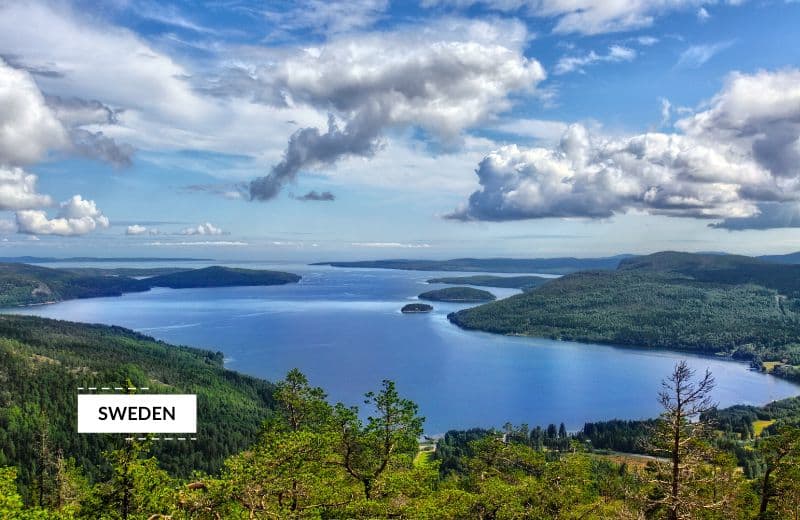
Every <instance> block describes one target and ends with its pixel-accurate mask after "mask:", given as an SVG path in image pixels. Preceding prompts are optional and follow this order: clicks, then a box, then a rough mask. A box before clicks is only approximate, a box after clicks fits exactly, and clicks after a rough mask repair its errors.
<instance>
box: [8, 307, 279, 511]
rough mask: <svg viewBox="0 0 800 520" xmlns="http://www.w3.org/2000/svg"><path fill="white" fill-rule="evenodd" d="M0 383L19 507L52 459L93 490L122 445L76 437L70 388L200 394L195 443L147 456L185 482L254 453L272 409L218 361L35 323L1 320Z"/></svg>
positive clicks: (133, 337)
mask: <svg viewBox="0 0 800 520" xmlns="http://www.w3.org/2000/svg"><path fill="white" fill-rule="evenodd" d="M0 380H2V381H4V384H3V385H2V388H0V458H2V463H3V464H7V465H15V466H18V467H19V479H20V483H21V485H22V487H21V489H22V491H23V495H24V496H25V497H26V499H31V498H32V497H33V495H34V487H35V483H36V482H37V476H38V475H40V474H41V473H42V470H46V472H47V475H53V474H54V470H53V467H54V466H53V464H54V461H55V460H56V458H57V454H58V453H59V452H61V453H63V454H64V456H65V457H66V458H74V459H75V461H76V463H77V465H78V466H80V467H81V468H83V470H84V472H85V474H86V475H87V476H88V477H89V478H90V479H92V480H95V479H98V478H102V477H103V476H105V475H107V473H108V471H109V466H108V461H107V459H106V458H105V457H103V452H104V451H108V450H113V449H116V448H119V447H120V446H121V445H122V443H123V441H122V439H121V438H120V437H119V436H115V435H77V434H76V433H75V424H76V413H77V411H76V406H75V395H76V393H77V387H90V386H92V387H98V388H100V387H104V386H109V387H114V386H118V387H123V386H125V384H126V382H127V381H128V380H130V381H131V382H132V383H133V384H135V385H136V386H137V387H138V386H149V388H150V391H152V392H160V393H194V394H197V399H198V426H199V431H198V435H197V441H194V442H188V441H187V442H180V443H178V442H175V443H171V444H170V443H161V444H158V445H156V446H154V447H153V449H152V453H153V454H154V455H155V456H157V457H158V459H159V461H160V464H161V466H162V467H163V468H164V469H166V470H167V471H169V472H170V473H171V474H173V475H183V476H185V475H188V474H189V473H190V472H191V471H193V470H204V471H215V470H217V469H219V467H220V466H221V464H222V461H223V460H224V459H225V458H226V457H227V456H229V455H231V454H233V453H236V452H238V451H240V450H242V449H244V448H245V447H247V446H249V445H250V444H252V442H253V441H254V440H255V438H256V436H257V432H258V429H259V425H260V423H261V422H262V421H263V420H264V418H266V417H267V416H268V413H269V408H270V407H271V406H272V403H273V401H272V392H273V385H271V384H270V383H267V382H265V381H262V380H259V379H255V378H251V377H247V376H243V375H241V374H238V373H236V372H231V371H228V370H225V369H224V368H223V366H222V354H221V353H219V352H216V353H214V352H209V351H205V350H199V349H193V348H188V347H177V346H172V345H168V344H166V343H163V342H160V341H156V340H153V339H152V338H149V337H147V336H144V335H142V334H138V333H136V332H133V331H130V330H126V329H123V328H121V327H107V326H100V325H83V324H77V323H70V322H63V321H56V320H48V319H43V318H36V317H23V316H0ZM43 435H44V436H45V437H46V438H47V439H48V449H47V450H46V451H47V452H48V454H47V455H46V456H42V453H41V451H42V450H41V446H42V443H41V442H40V439H41V438H42V436H43ZM45 466H46V467H45ZM51 487H52V486H51Z"/></svg>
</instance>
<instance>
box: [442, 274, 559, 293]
mask: <svg viewBox="0 0 800 520" xmlns="http://www.w3.org/2000/svg"><path fill="white" fill-rule="evenodd" d="M548 280H551V278H544V277H542V276H492V275H488V274H486V275H480V274H478V275H475V276H451V277H443V278H431V279H430V280H428V283H446V284H450V285H477V286H480V287H504V288H508V289H520V290H522V291H530V290H531V289H533V288H535V287H539V286H540V285H542V284H543V283H545V282H547V281H548Z"/></svg>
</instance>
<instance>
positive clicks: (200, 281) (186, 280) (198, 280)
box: [145, 266, 300, 289]
mask: <svg viewBox="0 0 800 520" xmlns="http://www.w3.org/2000/svg"><path fill="white" fill-rule="evenodd" d="M145 281H146V282H147V283H148V284H149V285H150V286H151V287H170V288H172V289H190V288H196V287H232V286H245V285H283V284H287V283H297V282H299V281H300V276H298V275H296V274H292V273H284V272H280V271H265V270H260V269H239V268H234V267H221V266H211V267H205V268H203V269H192V270H191V271H180V272H177V273H170V274H164V275H161V276H154V277H153V278H148V279H147V280H145Z"/></svg>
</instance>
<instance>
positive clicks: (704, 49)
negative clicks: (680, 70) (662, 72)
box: [677, 40, 734, 69]
mask: <svg viewBox="0 0 800 520" xmlns="http://www.w3.org/2000/svg"><path fill="white" fill-rule="evenodd" d="M733 43H734V42H733V40H729V41H724V42H717V43H709V44H702V45H692V46H690V47H689V48H687V49H686V50H685V51H683V52H682V53H681V56H680V58H678V63H677V66H678V67H686V68H690V69H696V68H698V67H701V66H702V65H705V63H706V62H707V61H708V60H710V59H711V58H713V57H714V56H716V55H717V54H719V53H720V52H722V51H724V50H725V49H727V48H728V47H730V46H731V45H733Z"/></svg>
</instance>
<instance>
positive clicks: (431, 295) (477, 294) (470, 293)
mask: <svg viewBox="0 0 800 520" xmlns="http://www.w3.org/2000/svg"><path fill="white" fill-rule="evenodd" d="M419 299H420V300H431V301H435V302H460V303H477V302H490V301H492V300H494V299H495V296H494V294H492V293H490V292H489V291H483V290H481V289H474V288H472V287H447V288H444V289H436V290H433V291H426V292H424V293H422V294H420V295H419Z"/></svg>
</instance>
